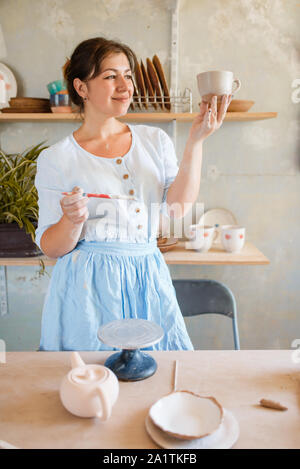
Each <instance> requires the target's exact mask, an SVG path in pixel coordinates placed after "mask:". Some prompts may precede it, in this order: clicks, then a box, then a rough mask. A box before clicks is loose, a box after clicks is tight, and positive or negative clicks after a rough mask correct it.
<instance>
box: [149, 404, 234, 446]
mask: <svg viewBox="0 0 300 469" xmlns="http://www.w3.org/2000/svg"><path fill="white" fill-rule="evenodd" d="M145 425H146V430H147V432H148V434H149V436H150V437H151V438H152V440H153V441H154V442H155V443H156V444H157V445H158V446H160V447H161V448H164V449H230V448H232V446H233V445H234V444H235V443H236V441H237V439H238V437H239V433H240V431H239V424H238V422H237V420H236V418H235V417H234V415H233V414H232V413H231V412H229V410H226V409H224V419H223V422H222V424H221V425H220V426H219V428H218V429H217V430H216V431H215V432H213V433H212V434H211V435H209V436H205V437H203V438H199V439H196V440H181V439H179V438H174V437H172V436H169V435H168V434H167V433H165V432H164V431H163V430H160V428H158V427H157V426H156V425H154V423H153V422H152V420H151V418H150V415H149V414H148V416H147V418H146V422H145Z"/></svg>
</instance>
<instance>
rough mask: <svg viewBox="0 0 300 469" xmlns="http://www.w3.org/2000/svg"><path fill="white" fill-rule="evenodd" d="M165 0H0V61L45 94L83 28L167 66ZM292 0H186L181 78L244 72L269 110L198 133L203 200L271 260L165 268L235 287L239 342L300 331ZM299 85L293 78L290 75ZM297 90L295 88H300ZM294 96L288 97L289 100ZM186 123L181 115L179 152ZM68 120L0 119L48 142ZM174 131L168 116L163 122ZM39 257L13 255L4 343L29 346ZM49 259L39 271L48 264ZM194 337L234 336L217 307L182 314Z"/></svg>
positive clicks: (183, 83)
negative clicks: (16, 261)
mask: <svg viewBox="0 0 300 469" xmlns="http://www.w3.org/2000/svg"><path fill="white" fill-rule="evenodd" d="M171 4H172V1H171V0H169V1H168V0H165V1H163V0H161V1H159V0H145V1H143V2H140V1H139V0H131V1H129V0H107V1H104V0H102V1H101V0H86V2H84V6H83V3H82V2H81V1H79V0H72V1H70V0H43V1H41V0H25V1H24V0H2V2H0V24H1V26H2V32H3V36H4V39H5V44H6V51H7V54H6V57H3V56H2V59H1V61H2V62H4V63H5V64H6V65H7V66H9V67H10V68H11V69H12V71H13V72H14V74H15V76H16V79H17V82H18V96H30V97H48V92H47V89H46V84H47V83H49V82H50V81H52V80H55V79H58V78H60V77H61V66H62V65H63V63H64V62H65V57H66V56H68V55H70V53H71V52H72V50H73V48H74V47H75V46H76V45H77V44H78V43H79V42H80V41H82V40H84V39H86V38H89V37H93V36H97V35H104V36H106V37H109V38H114V39H119V40H121V41H124V42H125V43H127V44H128V45H129V46H131V47H132V48H133V49H134V50H135V52H136V53H137V55H138V57H139V58H143V59H145V58H146V57H152V55H153V54H154V53H157V54H158V56H159V57H160V59H161V61H162V63H163V66H164V68H165V70H166V72H167V75H168V74H169V68H170V47H171V36H170V34H171V10H170V8H171ZM299 15H300V7H299V1H298V0H289V1H288V2H286V1H284V0H243V1H239V2H237V1H236V0H227V1H224V0H201V1H200V0H182V2H181V8H180V23H179V26H180V47H179V55H180V56H179V86H180V88H181V89H184V88H185V87H189V88H191V89H192V91H193V97H194V111H196V110H197V108H198V107H197V102H198V99H199V98H198V93H197V88H196V78H195V77H196V74H197V73H199V72H201V71H205V70H213V69H225V70H232V71H233V72H234V74H235V76H236V77H238V78H240V80H241V81H242V88H241V90H240V92H239V93H238V95H236V98H238V99H251V100H254V101H255V105H254V106H253V108H252V110H253V111H258V112H259V111H277V112H278V117H277V119H271V120H265V121H256V122H248V123H246V122H235V123H229V122H227V123H224V125H223V126H222V128H221V129H220V130H219V131H218V132H217V133H216V134H215V135H213V136H212V137H210V138H209V139H208V140H207V141H206V142H205V143H204V161H203V171H202V181H201V189H200V193H199V199H198V200H199V202H204V204H205V210H209V209H212V208H217V207H223V208H226V209H228V210H231V211H232V212H233V213H234V214H235V216H236V218H237V220H238V222H239V223H240V224H243V225H245V226H246V228H247V237H248V240H249V241H251V242H252V243H254V244H255V245H256V246H257V247H258V248H259V249H260V250H261V251H262V252H263V253H264V254H265V255H266V256H267V257H268V258H269V259H270V261H271V262H270V265H269V266H243V267H235V266H199V267H198V266H170V271H171V274H172V277H173V278H212V279H216V280H219V281H222V282H224V283H226V284H227V285H228V286H229V287H230V288H231V289H232V291H233V292H234V294H235V296H236V300H237V305H238V311H239V329H240V340H241V347H242V348H244V349H252V348H258V349H271V348H290V346H291V342H292V341H293V340H294V339H296V338H300V315H299V310H300V295H299V287H298V284H299V281H300V275H299V267H298V265H299V260H300V255H299V246H300V241H299V239H300V224H299V215H298V213H299V210H298V207H299V202H300V175H299V109H300V104H297V103H296V102H293V100H292V92H293V88H292V85H293V84H296V82H295V80H296V79H297V78H299V76H300V63H299V47H300V46H299V45H300V38H299ZM298 87H299V85H298ZM299 94H300V93H299V92H298V94H297V92H296V93H295V96H296V98H297V96H298V97H299ZM296 100H297V99H294V101H296ZM189 126H190V124H182V123H181V124H178V134H177V154H178V158H179V160H180V159H181V157H182V154H183V150H184V145H185V142H186V139H187V135H188V130H189ZM77 127H78V124H72V123H54V122H53V123H41V122H37V123H31V122H26V123H11V124H3V123H2V124H1V127H0V139H1V140H0V141H1V147H2V148H3V149H4V150H6V151H13V152H14V151H18V150H23V149H25V148H26V147H28V146H30V145H33V144H36V143H38V142H40V141H43V140H46V141H47V144H52V143H54V142H55V141H57V140H58V139H60V138H61V137H63V136H65V135H67V134H68V133H70V132H72V131H73V130H75V128H77ZM162 128H164V129H165V130H166V131H167V132H169V133H170V132H171V127H170V125H169V124H162ZM37 270H38V269H37V268H35V267H26V268H22V267H10V268H8V269H7V271H8V290H9V314H8V315H7V316H5V317H2V318H0V337H1V338H3V339H4V340H5V341H6V345H7V349H8V350H30V349H33V350H34V349H36V348H37V347H38V344H39V334H40V319H41V310H42V305H43V298H44V295H45V292H46V289H47V285H48V281H49V277H47V276H45V277H43V278H41V279H38V278H34V277H35V276H36V272H37ZM51 270H52V269H51V268H48V269H47V271H48V273H49V275H51ZM187 324H188V327H189V328H191V329H190V330H191V338H192V340H193V341H194V344H195V347H196V348H200V349H201V348H213V349H218V348H232V347H233V341H232V329H231V323H230V321H229V320H227V319H226V318H223V317H204V316H203V317H202V318H201V319H200V320H196V319H192V320H190V321H188V322H187Z"/></svg>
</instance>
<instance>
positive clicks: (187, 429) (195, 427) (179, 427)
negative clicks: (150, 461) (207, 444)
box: [149, 391, 224, 440]
mask: <svg viewBox="0 0 300 469" xmlns="http://www.w3.org/2000/svg"><path fill="white" fill-rule="evenodd" d="M149 416H150V418H151V420H152V422H153V423H154V424H155V425H156V426H157V427H158V428H160V429H161V430H163V431H164V432H165V433H167V434H168V435H170V436H172V437H175V438H180V439H182V440H196V439H199V438H203V437H205V436H208V435H211V434H212V433H213V432H215V431H216V430H217V429H218V428H219V426H220V425H221V423H222V421H223V416H224V412H223V407H222V406H221V404H219V402H218V401H217V400H216V399H215V398H214V397H210V396H200V395H199V394H195V393H193V392H191V391H176V392H172V393H171V394H168V395H167V396H164V397H162V398H161V399H159V400H158V401H157V402H155V403H154V404H153V405H152V407H151V408H150V410H149Z"/></svg>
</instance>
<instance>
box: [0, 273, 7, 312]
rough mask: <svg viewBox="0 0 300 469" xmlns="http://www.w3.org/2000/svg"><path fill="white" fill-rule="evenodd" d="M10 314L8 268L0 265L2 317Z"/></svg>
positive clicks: (0, 306)
mask: <svg viewBox="0 0 300 469" xmlns="http://www.w3.org/2000/svg"><path fill="white" fill-rule="evenodd" d="M7 314H8V300H7V280H6V266H4V265H0V316H6V315H7Z"/></svg>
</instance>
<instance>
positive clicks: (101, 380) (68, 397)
mask: <svg viewBox="0 0 300 469" xmlns="http://www.w3.org/2000/svg"><path fill="white" fill-rule="evenodd" d="M71 364H72V370H71V371H69V373H68V374H67V375H66V376H65V377H64V378H63V380H62V382H61V386H60V398H61V401H62V403H63V405H64V407H65V408H66V409H67V410H68V411H69V412H71V413H72V414H74V415H77V416H78V417H98V418H99V419H100V420H107V419H108V418H109V417H110V415H111V411H112V407H113V405H114V403H115V402H116V400H117V398H118V395H119V382H118V379H117V377H116V375H115V374H114V373H113V372H112V371H111V370H110V369H109V368H107V367H105V366H102V365H86V364H85V363H84V361H83V360H82V358H81V357H80V355H79V353H78V352H72V354H71Z"/></svg>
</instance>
